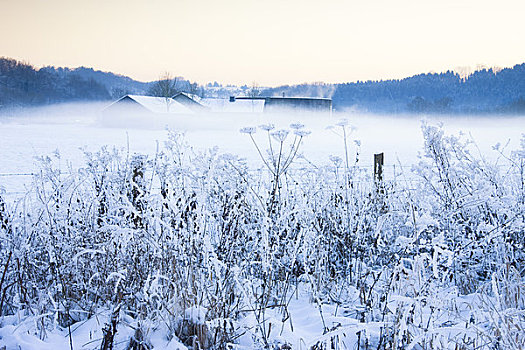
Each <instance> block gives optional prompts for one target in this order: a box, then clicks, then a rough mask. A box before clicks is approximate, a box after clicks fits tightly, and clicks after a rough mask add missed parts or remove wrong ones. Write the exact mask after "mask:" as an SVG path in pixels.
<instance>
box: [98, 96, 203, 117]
mask: <svg viewBox="0 0 525 350" xmlns="http://www.w3.org/2000/svg"><path fill="white" fill-rule="evenodd" d="M102 112H103V114H104V115H108V114H121V115H130V116H147V115H171V114H173V115H187V114H194V113H195V112H194V111H193V110H191V109H190V108H188V107H187V106H185V105H183V104H182V103H180V102H178V101H175V100H174V99H171V98H164V97H152V96H139V95H126V96H124V97H121V98H120V99H118V100H117V101H115V102H113V103H112V104H110V105H109V106H107V107H106V108H104V110H103V111H102Z"/></svg>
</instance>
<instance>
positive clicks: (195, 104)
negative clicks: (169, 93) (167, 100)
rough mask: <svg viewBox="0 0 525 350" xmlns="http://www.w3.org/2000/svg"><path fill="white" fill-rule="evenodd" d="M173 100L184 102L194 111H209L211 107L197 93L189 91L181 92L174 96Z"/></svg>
mask: <svg viewBox="0 0 525 350" xmlns="http://www.w3.org/2000/svg"><path fill="white" fill-rule="evenodd" d="M172 99H173V100H175V101H177V102H179V103H180V104H183V105H184V106H186V107H188V108H189V109H191V110H192V111H194V112H197V113H199V112H207V111H209V110H210V109H209V108H208V107H206V106H204V105H203V104H202V103H201V100H202V99H201V98H200V97H199V96H197V95H193V94H189V93H187V92H179V93H178V94H176V95H175V96H173V97H172Z"/></svg>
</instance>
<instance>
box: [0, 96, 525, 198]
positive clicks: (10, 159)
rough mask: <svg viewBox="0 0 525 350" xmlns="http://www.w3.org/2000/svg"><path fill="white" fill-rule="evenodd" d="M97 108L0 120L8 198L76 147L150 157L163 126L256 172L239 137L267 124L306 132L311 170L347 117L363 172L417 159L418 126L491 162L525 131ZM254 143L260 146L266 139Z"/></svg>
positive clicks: (475, 120) (334, 143)
mask: <svg viewBox="0 0 525 350" xmlns="http://www.w3.org/2000/svg"><path fill="white" fill-rule="evenodd" d="M103 107H104V106H103V105H100V104H87V105H83V104H73V105H58V106H52V107H45V108H36V109H27V110H25V111H18V112H17V113H16V114H14V113H12V114H7V115H3V116H0V154H1V161H0V166H1V169H0V186H3V187H4V188H5V190H6V191H7V192H8V193H13V192H16V193H19V192H22V191H24V184H26V183H27V182H28V178H27V175H14V174H28V173H33V172H34V171H35V169H36V167H35V161H34V160H35V157H39V156H45V155H51V154H53V153H55V151H58V152H59V153H60V155H61V160H62V164H61V166H62V167H64V168H63V169H67V167H68V166H69V165H72V166H73V167H75V166H76V167H78V166H80V165H82V163H83V160H84V158H83V149H87V150H91V151H94V150H97V149H99V148H100V147H102V146H104V145H109V146H115V147H117V148H119V149H127V148H128V147H129V151H130V153H131V154H133V153H141V154H148V155H150V156H154V154H155V152H156V150H157V143H160V144H161V145H162V143H163V142H164V141H165V140H166V139H167V132H166V128H169V129H170V130H173V131H177V132H184V133H185V137H186V140H187V141H188V143H189V144H190V145H191V146H192V147H194V148H195V149H196V150H205V149H208V148H212V147H218V148H219V152H221V153H233V154H236V155H239V156H240V157H245V158H247V159H248V161H249V163H250V166H251V167H253V168H258V167H260V166H262V162H261V160H260V158H259V155H258V154H257V151H256V149H255V148H254V147H253V145H252V143H251V141H250V139H249V138H248V137H247V136H246V135H243V134H241V133H240V132H239V129H241V128H242V127H246V126H258V125H261V124H268V123H272V124H274V125H275V126H276V128H277V129H280V128H289V125H290V124H291V123H294V122H300V123H302V124H304V125H305V126H306V129H307V130H309V131H311V132H312V133H311V134H310V135H309V136H308V137H307V138H306V139H305V140H304V142H303V144H302V147H301V152H302V153H303V155H304V156H305V157H306V158H307V159H308V160H309V161H311V162H313V163H315V164H317V165H323V164H327V163H330V161H329V159H330V156H332V155H337V156H343V154H344V147H343V138H342V135H341V132H340V131H339V130H338V128H337V127H336V128H333V129H331V128H330V127H331V126H336V124H337V123H338V122H339V121H341V120H342V119H346V120H348V122H349V125H351V126H352V127H354V128H353V130H352V132H351V133H350V135H349V140H350V142H349V146H350V147H351V149H350V152H351V154H352V155H354V154H355V152H356V151H357V149H356V146H355V144H354V143H353V142H351V141H352V140H359V141H360V145H361V147H360V150H359V152H360V157H359V163H358V165H359V166H362V167H365V168H366V167H368V168H370V167H371V166H372V165H373V154H374V153H381V152H384V153H385V166H386V168H387V170H386V171H387V172H388V171H390V172H391V171H392V170H391V169H390V170H388V168H389V167H393V166H402V167H404V166H406V167H410V166H411V165H413V164H414V163H415V162H417V156H418V152H420V151H421V149H422V146H423V138H422V133H421V121H422V120H427V121H428V122H429V123H430V124H438V123H443V128H444V130H445V131H446V132H447V133H451V134H459V133H460V132H464V133H466V134H467V135H469V136H471V137H472V139H473V140H474V141H475V142H476V144H477V146H478V147H479V150H480V152H481V154H482V155H483V156H484V157H487V158H488V159H493V158H494V157H497V156H498V155H497V153H495V152H493V151H492V146H494V145H496V144H497V143H501V144H506V143H507V142H509V145H508V149H515V148H517V147H518V145H519V140H520V138H521V134H522V133H525V117H497V116H482V117H475V116H468V117H463V116H439V117H437V116H432V117H428V116H398V115H396V116H377V115H366V114H358V113H334V114H333V115H332V116H331V117H329V116H312V115H256V116H253V115H245V114H209V115H201V116H191V117H188V116H182V117H179V118H178V119H176V120H175V119H174V118H164V119H163V118H159V119H156V120H154V121H151V120H137V119H134V120H129V119H128V118H126V116H122V117H120V118H113V119H111V120H108V119H107V118H106V119H104V118H103V117H102V116H101V115H100V110H101V109H102V108H103ZM256 140H258V141H259V142H260V145H261V147H262V148H264V147H265V143H266V140H265V138H264V137H263V136H260V137H259V138H257V135H256Z"/></svg>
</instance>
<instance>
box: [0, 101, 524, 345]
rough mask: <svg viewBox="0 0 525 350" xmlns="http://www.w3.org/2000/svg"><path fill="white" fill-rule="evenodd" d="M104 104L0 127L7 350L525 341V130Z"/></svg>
mask: <svg viewBox="0 0 525 350" xmlns="http://www.w3.org/2000/svg"><path fill="white" fill-rule="evenodd" d="M100 108H101V106H93V105H91V106H88V105H74V106H55V107H49V108H44V109H36V110H31V111H24V112H23V113H20V114H18V115H16V116H15V115H11V116H3V117H2V118H1V119H0V154H1V158H0V166H1V169H0V187H1V188H2V191H0V277H1V279H0V313H1V315H0V349H2V348H3V347H5V349H6V350H14V349H58V350H62V349H103V350H108V349H111V348H113V349H118V350H120V349H134V350H145V349H181V350H185V349H202V348H210V349H262V348H266V349H281V350H284V349H308V350H320V349H395V348H399V349H401V348H402V349H405V348H406V349H470V348H472V349H474V348H475V349H522V348H524V347H525V335H524V332H523V329H524V327H525V294H524V293H523V290H525V279H524V275H525V265H524V264H525V253H524V252H525V182H524V179H525V137H523V136H522V134H523V133H524V132H525V119H524V118H508V117H505V118H504V117H501V118H500V117H498V118H496V117H478V118H476V117H468V118H467V117H446V116H443V117H441V118H436V117H432V118H428V120H427V123H428V124H424V125H423V126H422V123H421V120H420V119H421V118H415V117H402V116H370V115H360V114H355V113H348V114H335V115H333V116H331V117H328V116H325V117H320V116H303V117H301V116H297V115H295V116H289V115H275V116H271V117H268V116H249V115H220V114H216V115H205V116H195V117H191V118H190V117H181V118H179V119H177V120H162V119H157V120H154V121H152V120H149V121H143V120H129V119H126V118H125V116H122V117H121V118H114V119H112V120H107V119H102V118H101V117H100V116H99V115H98V113H97V111H99V110H100ZM342 119H346V120H347V121H348V124H346V122H341V120H342ZM297 122H299V123H302V124H304V125H305V127H304V128H302V127H300V126H298V125H295V126H293V127H290V124H291V123H297ZM440 122H442V123H443V126H442V127H436V126H435V125H436V124H439V123H440ZM166 124H169V125H168V126H169V129H170V130H173V131H174V133H168V132H167V131H166V130H165V125H166ZM263 124H264V125H267V126H263V127H262V128H260V127H259V128H257V131H256V132H255V133H254V134H252V133H253V132H254V131H255V129H250V128H245V127H249V126H260V125H263ZM269 124H275V127H276V128H275V129H272V130H271V132H270V133H269V132H267V131H265V130H264V129H270V128H271V127H270V126H269ZM330 126H333V127H332V128H327V127H330ZM241 128H244V132H243V133H241V132H240V131H239V130H240V129H241ZM280 128H286V129H290V130H291V132H290V134H288V135H287V134H286V133H284V132H280V133H279V132H278V133H275V134H273V135H272V133H273V132H274V131H275V130H278V129H280ZM304 130H308V131H311V134H309V135H308V136H304V137H303V139H301V135H304V134H305V133H304ZM294 131H295V133H296V135H298V136H297V137H296V136H294V134H293V132H294ZM460 131H463V132H464V133H465V134H466V135H465V137H463V136H459V132H460ZM178 132H184V137H182V136H181V135H180V134H178ZM343 133H345V134H346V135H347V136H348V137H347V139H346V141H347V143H346V144H347V145H348V147H349V149H348V154H349V156H348V162H346V161H345V139H344V137H343ZM456 136H457V137H456ZM251 137H253V138H254V140H255V143H256V144H257V146H255V145H254V144H253V143H252V140H251ZM299 139H301V141H300V147H298V145H299V143H298V142H299V141H298V140H299ZM469 139H472V140H474V141H475V143H470V142H469V141H468V140H469ZM269 140H270V141H269ZM268 142H271V145H272V148H271V149H270V152H269V153H266V152H265V150H266V149H267V148H269V146H268V145H269V143H268ZM497 144H499V146H496V145H497ZM105 145H108V146H110V148H101V147H102V146H105ZM111 146H115V147H116V148H118V149H120V150H121V151H120V152H113V151H112V150H111ZM216 146H217V147H218V148H219V152H216V151H206V150H207V149H209V148H211V147H216ZM281 146H283V150H282V152H280V151H279V149H280V147H281ZM493 146H495V147H494V148H495V149H493ZM257 147H259V148H260V151H261V154H262V158H263V159H264V161H263V160H262V159H261V155H260V154H259V152H258V150H257ZM290 147H292V148H291V149H290ZM297 148H299V152H298V153H297V154H301V153H302V156H297V155H296V153H295V151H296V150H297ZM55 151H57V152H55ZM222 152H225V153H231V154H234V155H238V156H239V157H240V158H241V159H239V158H237V157H236V156H234V155H223V154H222ZM379 152H384V153H385V164H386V166H387V169H386V174H385V181H384V182H379V183H376V182H374V181H373V180H372V179H371V173H372V158H373V157H372V156H373V154H374V153H379ZM419 153H421V157H418V154H419ZM58 154H59V155H60V156H58ZM357 154H358V155H359V161H358V162H357V164H356V163H354V160H355V157H356V155H357ZM141 155H142V156H141ZM143 155H146V156H143ZM42 156H49V158H43V159H41V160H40V161H39V162H36V161H35V157H42ZM334 156H337V157H339V158H337V157H334ZM294 157H295V158H294ZM244 158H245V159H244ZM292 160H294V162H292ZM264 162H266V163H264ZM292 163H293V164H295V167H294V165H293V164H292ZM289 164H292V166H290V167H288V165H289ZM334 165H337V166H334ZM394 165H395V166H396V167H397V170H395V171H394ZM260 168H262V169H264V171H254V169H260ZM31 173H34V174H35V175H34V176H29V175H27V174H31ZM24 174H26V175H24ZM400 174H402V175H401V176H400ZM409 178H410V179H412V178H413V179H415V180H414V181H413V182H412V181H411V180H410V181H409V180H408V179H409ZM25 189H27V195H24V196H22V194H23V193H25ZM5 199H7V200H5Z"/></svg>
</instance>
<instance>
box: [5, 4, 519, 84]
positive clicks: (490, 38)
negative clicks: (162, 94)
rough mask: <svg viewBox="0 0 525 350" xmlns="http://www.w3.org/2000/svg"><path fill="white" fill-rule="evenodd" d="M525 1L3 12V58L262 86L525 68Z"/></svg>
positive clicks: (53, 7) (25, 7)
mask: <svg viewBox="0 0 525 350" xmlns="http://www.w3.org/2000/svg"><path fill="white" fill-rule="evenodd" d="M524 16H525V1H524V0H498V1H488V0H476V1H474V0H417V1H416V0H360V1H356V0H346V1H343V0H324V1H321V0H318V1H311V0H265V1H255V0H224V1H219V0H201V1H199V0H193V1H191V0H171V1H169V0H149V1H146V0H82V1H77V0H40V1H38V0H0V33H1V34H0V56H5V57H11V58H15V59H19V60H24V61H27V62H29V63H31V64H33V65H35V66H37V67H40V66H43V65H55V66H67V67H78V66H87V67H93V68H95V69H100V70H104V71H112V72H115V73H120V74H123V75H127V76H130V77H132V78H134V79H138V80H142V81H150V80H156V79H158V78H159V77H160V76H161V75H162V73H163V72H170V73H171V74H172V75H174V76H184V77H185V78H186V79H190V80H193V81H197V82H199V83H206V82H213V81H218V82H222V83H233V84H248V85H251V84H252V83H253V82H257V83H258V84H259V85H261V86H275V85H280V84H295V83H302V82H315V81H324V82H330V83H336V82H349V81H356V80H368V79H389V78H402V77H406V76H410V75H413V74H417V73H423V72H430V71H435V72H440V71H444V70H447V69H454V68H456V67H460V66H470V67H475V66H476V65H478V64H484V65H487V66H501V67H509V66H513V65H514V64H518V63H523V62H525V20H524V19H523V18H524Z"/></svg>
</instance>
